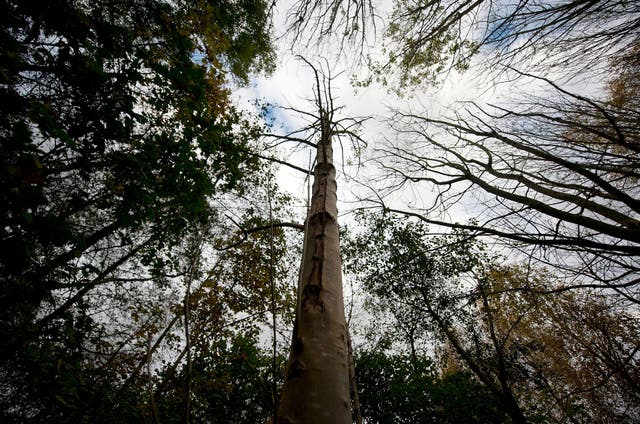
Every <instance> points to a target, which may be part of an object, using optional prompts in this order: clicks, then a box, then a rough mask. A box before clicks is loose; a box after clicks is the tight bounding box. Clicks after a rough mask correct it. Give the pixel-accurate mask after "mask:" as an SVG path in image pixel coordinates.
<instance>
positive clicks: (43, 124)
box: [0, 0, 274, 422]
mask: <svg viewBox="0 0 640 424" xmlns="http://www.w3.org/2000/svg"><path fill="white" fill-rule="evenodd" d="M268 10H269V4H268V3H266V2H264V1H260V0H246V1H245V0H239V1H231V0H229V1H225V2H223V3H220V2H210V1H205V0H202V1H181V0H179V1H175V2H166V1H162V0H97V1H92V2H81V1H73V0H54V1H48V2H40V1H31V0H27V1H22V0H21V1H6V2H2V4H1V5H0V24H1V25H0V28H1V29H0V204H2V210H1V213H0V220H1V222H2V225H1V226H0V228H1V230H0V231H1V232H2V234H1V236H0V337H1V338H2V339H3V343H2V346H1V347H0V360H1V365H0V367H1V374H2V375H1V378H2V387H5V388H8V389H7V390H3V391H4V392H5V393H6V394H5V395H3V396H0V402H1V403H2V408H3V410H4V414H5V415H7V414H8V415H7V416H6V419H7V420H12V419H18V420H19V419H20V418H19V417H22V418H24V417H33V419H34V420H36V421H37V420H44V421H47V422H55V421H56V420H61V421H64V420H65V419H68V420H69V421H72V422H82V421H83V420H84V418H82V417H83V416H82V414H81V413H80V412H79V411H81V410H82V409H83V408H89V409H92V410H95V411H101V410H109V409H114V406H113V405H115V404H118V405H124V404H127V405H128V403H127V400H126V393H123V392H120V393H119V394H118V395H117V399H115V398H114V396H115V395H114V393H113V391H114V390H115V387H117V386H119V385H120V383H121V381H120V380H119V379H120V377H119V376H118V373H119V372H120V371H122V372H123V373H124V374H126V371H127V370H128V369H130V368H129V367H130V366H131V363H137V362H139V361H134V360H132V358H127V351H128V349H129V348H130V347H131V346H130V345H129V344H127V343H124V344H123V345H120V346H118V345H110V341H109V340H108V337H107V335H105V333H111V334H113V333H118V332H119V331H122V332H125V331H126V330H129V328H127V329H124V328H122V329H119V328H116V329H114V328H109V324H110V322H111V320H117V319H120V318H122V317H123V316H124V315H126V314H127V313H128V309H127V308H130V307H131V305H136V301H138V303H139V304H140V303H144V299H142V298H141V297H142V296H143V295H144V293H150V292H151V293H154V292H153V291H150V290H149V288H150V287H151V286H153V287H154V289H155V290H156V291H155V293H158V294H159V296H160V297H161V295H162V290H167V282H168V281H169V278H170V277H169V276H170V275H172V274H173V275H175V273H176V272H184V267H183V266H182V265H183V264H182V263H181V262H180V261H179V260H175V258H174V254H175V253H176V252H177V250H176V248H177V247H178V246H180V245H181V244H182V243H183V240H184V239H186V238H187V236H188V235H189V234H190V233H193V232H195V231H199V230H200V229H201V228H203V226H206V225H211V224H212V223H213V222H215V221H216V219H217V218H218V217H217V216H216V214H215V213H214V212H213V209H212V208H211V202H212V200H214V199H216V198H221V197H222V196H224V195H228V193H241V192H242V191H243V190H244V189H245V187H246V186H247V185H249V184H248V183H247V181H248V178H246V177H247V175H250V174H251V173H253V172H255V171H256V170H257V169H258V168H259V167H258V164H257V162H256V160H255V158H253V157H251V156H250V155H248V154H247V151H249V150H251V148H252V144H253V143H254V142H255V140H254V137H253V135H252V134H255V131H253V129H252V127H251V125H250V124H249V123H248V120H247V118H246V117H244V116H242V115H241V114H240V113H239V112H238V111H237V110H236V109H235V107H234V106H233V104H232V102H231V100H230V94H231V93H230V87H231V86H230V82H231V81H232V80H236V81H240V82H244V81H247V79H248V76H249V75H250V74H251V73H253V72H257V71H270V70H271V69H272V67H273V59H274V53H273V49H272V46H271V41H270V33H269V32H268V29H269V22H268V21H269V16H268ZM147 281H152V283H150V284H149V285H145V282H147ZM136 282H139V283H138V284H135V283H136ZM122 287H124V289H122ZM121 289H122V290H121ZM123 293H124V296H123ZM85 300H86V304H85V303H84V302H85ZM88 305H92V306H93V308H94V309H92V310H90V311H89V310H87V308H89V306H88ZM96 305H100V306H101V307H108V308H110V309H109V310H108V312H106V313H105V312H104V311H101V310H100V308H96V307H95V306H96ZM158 309H160V310H161V308H158V306H157V305H149V307H148V309H142V308H139V309H138V310H137V313H138V314H139V315H140V316H144V317H145V319H148V320H149V321H148V322H149V324H147V328H146V329H145V331H143V332H142V333H141V334H145V333H153V331H151V330H152V329H154V328H156V329H157V326H159V325H160V322H159V321H161V320H158V317H157V315H158V314H159V312H158ZM88 317H91V319H89V318H88ZM117 322H122V321H115V322H114V323H113V325H114V326H116V325H117V324H116V323H117ZM80 323H81V324H80ZM131 339H133V340H131ZM131 339H130V340H129V341H128V343H130V344H131V345H135V343H137V342H138V340H137V337H131ZM112 354H113V357H111V356H110V355H112ZM132 356H135V355H133V354H132ZM138 359H139V358H138ZM120 361H122V362H120ZM127 362H129V363H127ZM94 366H95V369H93V368H94ZM120 366H122V368H120ZM114 374H115V375H114ZM44 381H48V382H50V383H49V384H44V383H43V382H44ZM134 387H135V386H134ZM125 392H126V391H125ZM18 393H20V396H19V398H20V399H21V400H20V401H19V402H17V401H15V399H16V397H15V396H17V394H18ZM127 393H128V392H127ZM100 399H101V400H100ZM118 402H119V403H118ZM137 403H138V401H134V402H133V403H132V404H137ZM17 404H20V405H22V406H20V407H17V406H16V405H17ZM109 405H111V406H109ZM115 409H118V408H115ZM9 411H11V412H9ZM96 413H97V412H96ZM56 414H57V415H56ZM12 417H13V418H12ZM16 417H18V418H16ZM56 417H58V418H56ZM94 418H95V417H94ZM132 420H133V421H137V419H135V418H132ZM92 422H95V421H92Z"/></svg>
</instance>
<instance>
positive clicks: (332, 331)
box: [277, 114, 352, 424]
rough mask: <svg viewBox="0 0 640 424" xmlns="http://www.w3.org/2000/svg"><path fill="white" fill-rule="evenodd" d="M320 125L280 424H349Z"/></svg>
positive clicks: (336, 255)
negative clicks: (319, 137)
mask: <svg viewBox="0 0 640 424" xmlns="http://www.w3.org/2000/svg"><path fill="white" fill-rule="evenodd" d="M322 120H323V122H322V132H321V139H320V141H319V143H318V146H317V149H318V152H317V162H316V167H315V174H314V181H313V195H312V199H311V207H310V209H309V212H308V215H307V222H306V226H305V246H306V248H305V249H304V253H303V258H302V264H301V271H300V279H299V282H298V285H299V287H298V303H297V311H296V322H295V325H294V330H293V337H292V343H291V352H290V356H289V362H288V365H287V372H286V374H285V375H286V377H285V382H284V387H283V389H282V397H281V400H280V409H279V412H278V417H277V422H278V423H281V424H285V423H286V424H321V423H322V424H347V423H351V422H352V417H351V393H350V379H349V367H350V359H349V351H348V346H347V340H348V333H347V324H346V320H345V316H344V301H343V296H342V261H341V258H340V239H339V228H338V220H337V218H338V211H337V206H336V201H337V198H336V188H337V186H336V179H335V175H336V170H335V167H334V165H333V151H332V147H331V133H330V128H329V122H328V121H329V118H328V116H327V115H326V114H323V115H322Z"/></svg>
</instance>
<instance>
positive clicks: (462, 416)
mask: <svg viewBox="0 0 640 424" xmlns="http://www.w3.org/2000/svg"><path fill="white" fill-rule="evenodd" d="M356 374H357V379H358V389H359V391H360V393H361V395H360V399H361V402H362V416H363V418H364V419H365V420H366V421H367V422H370V423H373V424H387V423H389V424H391V423H415V424H419V423H447V424H449V423H450V424H453V423H460V424H462V423H503V422H507V420H506V417H505V415H504V413H503V412H501V411H500V408H499V402H498V401H497V400H496V399H495V398H494V397H493V396H492V395H491V394H490V393H489V392H487V390H486V389H484V388H483V387H482V386H481V385H480V384H479V383H478V382H477V381H475V380H474V379H473V377H472V376H471V375H470V374H468V373H465V372H454V373H448V374H444V375H443V374H442V373H441V370H438V368H437V366H436V364H435V363H434V362H433V361H431V360H430V359H427V358H424V357H416V358H413V359H412V358H411V357H410V356H404V355H398V354H390V353H385V352H384V351H380V350H372V351H364V352H362V353H360V354H359V355H358V356H357V359H356Z"/></svg>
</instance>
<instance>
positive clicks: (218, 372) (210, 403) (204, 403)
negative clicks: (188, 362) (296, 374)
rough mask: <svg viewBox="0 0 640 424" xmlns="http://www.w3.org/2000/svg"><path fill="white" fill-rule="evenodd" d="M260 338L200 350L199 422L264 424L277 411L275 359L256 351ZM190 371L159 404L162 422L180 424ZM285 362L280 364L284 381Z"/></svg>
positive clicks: (195, 409) (196, 364) (195, 375)
mask: <svg viewBox="0 0 640 424" xmlns="http://www.w3.org/2000/svg"><path fill="white" fill-rule="evenodd" d="M257 343H258V340H257V334H256V333H253V334H251V333H249V334H244V335H242V334H236V335H232V336H231V337H230V338H228V339H221V340H217V341H215V342H214V343H213V344H212V345H210V346H208V348H207V349H204V350H197V351H196V352H195V355H194V359H193V365H192V366H193V370H192V381H193V387H192V399H193V401H192V402H193V403H192V405H193V406H192V416H193V420H194V422H211V423H238V424H242V423H260V422H265V421H266V420H267V419H268V418H269V416H270V415H271V414H272V411H273V403H272V396H271V372H272V369H271V360H272V357H271V355H270V354H268V353H265V352H263V351H261V350H260V348H259V347H258V346H257ZM186 372H187V371H186V368H183V369H182V370H181V371H180V373H179V374H178V375H177V376H176V378H175V383H174V385H173V387H172V388H171V389H170V390H168V391H167V392H166V393H165V395H164V396H163V398H162V401H161V402H160V404H159V412H160V415H161V416H162V417H163V418H162V421H163V422H168V423H174V422H175V423H180V422H183V421H182V415H181V414H182V412H183V410H184V400H185V387H186V383H185V381H186V378H185V374H186ZM283 372H284V358H283V357H279V358H278V373H279V378H282V374H283Z"/></svg>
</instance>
